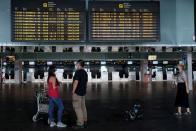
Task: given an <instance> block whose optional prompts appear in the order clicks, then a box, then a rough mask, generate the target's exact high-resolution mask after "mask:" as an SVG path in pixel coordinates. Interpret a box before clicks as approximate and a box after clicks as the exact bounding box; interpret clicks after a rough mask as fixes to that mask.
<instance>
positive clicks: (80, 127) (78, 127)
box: [73, 125, 84, 129]
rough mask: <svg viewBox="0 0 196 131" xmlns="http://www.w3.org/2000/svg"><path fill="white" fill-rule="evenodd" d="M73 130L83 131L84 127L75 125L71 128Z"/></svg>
mask: <svg viewBox="0 0 196 131" xmlns="http://www.w3.org/2000/svg"><path fill="white" fill-rule="evenodd" d="M73 128H74V129H83V128H84V125H75V126H73Z"/></svg>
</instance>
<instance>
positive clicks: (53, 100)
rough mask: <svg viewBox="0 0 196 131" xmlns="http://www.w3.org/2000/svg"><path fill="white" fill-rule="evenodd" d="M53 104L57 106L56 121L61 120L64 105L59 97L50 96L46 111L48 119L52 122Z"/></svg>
mask: <svg viewBox="0 0 196 131" xmlns="http://www.w3.org/2000/svg"><path fill="white" fill-rule="evenodd" d="M55 104H56V105H57V106H58V122H61V120H62V114H63V109H64V106H63V102H62V100H61V99H60V98H52V97H50V98H49V111H48V116H49V120H50V122H54V118H53V112H54V106H55Z"/></svg>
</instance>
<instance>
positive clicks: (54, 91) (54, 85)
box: [47, 66, 67, 127]
mask: <svg viewBox="0 0 196 131" xmlns="http://www.w3.org/2000/svg"><path fill="white" fill-rule="evenodd" d="M47 83H48V96H49V111H48V116H49V122H50V127H55V126H57V127H67V125H65V124H63V123H62V120H61V119H62V113H63V109H64V106H63V102H62V100H61V98H60V97H59V93H58V87H59V81H58V80H57V78H56V75H55V66H50V68H49V71H48V80H47ZM55 105H57V106H58V123H57V124H56V123H55V122H54V118H53V112H54V106H55Z"/></svg>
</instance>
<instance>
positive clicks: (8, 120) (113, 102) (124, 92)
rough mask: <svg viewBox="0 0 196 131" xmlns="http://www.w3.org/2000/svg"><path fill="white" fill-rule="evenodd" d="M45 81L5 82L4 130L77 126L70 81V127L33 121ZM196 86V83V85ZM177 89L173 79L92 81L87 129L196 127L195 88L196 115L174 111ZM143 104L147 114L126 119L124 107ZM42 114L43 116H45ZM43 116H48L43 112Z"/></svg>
mask: <svg viewBox="0 0 196 131" xmlns="http://www.w3.org/2000/svg"><path fill="white" fill-rule="evenodd" d="M39 88H43V85H41V84H34V85H32V84H24V85H3V86H2V87H1V88H0V131H53V130H54V131H56V130H68V131H71V130H73V129H72V128H71V126H72V125H73V123H74V121H75V115H74V112H73V109H72V105H71V95H70V91H71V90H70V84H64V85H62V87H61V88H60V95H61V96H62V99H63V102H64V106H65V113H64V116H63V121H64V122H65V123H67V124H68V125H69V127H68V128H66V129H57V128H53V129H51V128H49V127H48V125H47V124H46V120H45V119H43V120H40V121H39V122H37V123H33V122H32V116H33V115H34V113H36V103H35V97H34V92H35V91H36V90H38V89H39ZM195 88H196V86H195ZM175 93H176V89H175V88H172V86H171V82H154V83H152V84H141V83H139V82H122V83H119V82H113V83H89V85H88V95H87V108H88V116H89V126H88V128H86V129H81V130H85V131H185V130H186V131H196V124H195V123H196V94H195V93H193V92H191V94H190V104H191V109H192V116H191V117H187V116H183V117H182V118H181V119H179V118H176V117H175V116H174V115H173V113H174V111H175V108H174V106H173V105H174V99H175ZM137 103H139V104H141V105H142V109H143V113H144V117H143V119H142V120H136V121H132V122H126V121H124V119H123V117H122V113H123V111H125V110H127V109H129V107H130V106H131V105H133V104H137ZM41 117H42V116H41ZM43 117H45V116H44V115H43Z"/></svg>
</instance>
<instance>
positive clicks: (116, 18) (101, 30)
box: [89, 1, 160, 41]
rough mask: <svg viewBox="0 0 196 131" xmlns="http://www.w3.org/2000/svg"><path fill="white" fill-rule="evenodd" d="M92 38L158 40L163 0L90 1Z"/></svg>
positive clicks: (90, 36) (90, 37)
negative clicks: (160, 1)
mask: <svg viewBox="0 0 196 131" xmlns="http://www.w3.org/2000/svg"><path fill="white" fill-rule="evenodd" d="M89 40H90V41H159V40H160V3H159V2H158V1H156V2H149V1H148V2H144V1H131V2H127V1H126V2H122V1H121V2H120V1H117V2H115V1H90V2H89Z"/></svg>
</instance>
